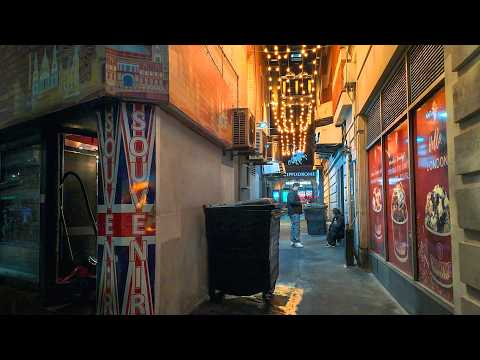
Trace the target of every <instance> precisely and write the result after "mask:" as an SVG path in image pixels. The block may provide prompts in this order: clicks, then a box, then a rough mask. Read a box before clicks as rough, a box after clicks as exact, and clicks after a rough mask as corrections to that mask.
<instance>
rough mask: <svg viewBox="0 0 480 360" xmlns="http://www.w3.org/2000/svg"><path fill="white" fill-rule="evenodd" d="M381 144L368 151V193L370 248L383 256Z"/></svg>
mask: <svg viewBox="0 0 480 360" xmlns="http://www.w3.org/2000/svg"><path fill="white" fill-rule="evenodd" d="M382 159H383V157H382V144H381V143H380V142H379V143H377V144H376V145H374V146H373V147H372V148H370V150H368V192H369V212H368V213H369V218H370V226H369V229H370V231H369V232H370V247H371V249H372V250H373V251H375V252H376V253H377V254H379V255H382V256H385V221H384V185H383V165H382V163H383V161H382Z"/></svg>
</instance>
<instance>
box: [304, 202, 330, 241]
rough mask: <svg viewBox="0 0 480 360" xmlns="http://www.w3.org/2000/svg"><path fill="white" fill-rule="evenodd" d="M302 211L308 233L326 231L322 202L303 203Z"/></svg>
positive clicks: (319, 233)
mask: <svg viewBox="0 0 480 360" xmlns="http://www.w3.org/2000/svg"><path fill="white" fill-rule="evenodd" d="M303 212H304V213H305V220H306V221H307V231H308V234H309V235H325V234H326V233H327V224H326V219H325V206H324V205H323V204H317V203H312V204H308V205H305V207H304V209H303Z"/></svg>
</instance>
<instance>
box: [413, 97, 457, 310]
mask: <svg viewBox="0 0 480 360" xmlns="http://www.w3.org/2000/svg"><path fill="white" fill-rule="evenodd" d="M414 124H415V137H416V143H415V179H416V180H415V190H416V191H415V194H416V209H417V210H416V217H417V246H418V265H419V266H418V267H419V281H420V282H421V283H422V284H424V285H425V286H427V287H428V288H430V289H432V290H433V291H435V292H436V293H437V294H439V295H441V296H442V297H444V298H445V299H446V300H448V301H450V302H452V301H453V290H452V250H451V240H450V207H449V199H448V196H449V194H448V159H447V113H446V110H445V90H444V89H441V90H439V91H438V92H437V93H436V94H435V95H434V96H433V97H432V98H430V99H429V100H428V101H427V102H426V103H424V104H423V105H422V106H421V107H420V108H418V109H417V111H416V114H415V121H414Z"/></svg>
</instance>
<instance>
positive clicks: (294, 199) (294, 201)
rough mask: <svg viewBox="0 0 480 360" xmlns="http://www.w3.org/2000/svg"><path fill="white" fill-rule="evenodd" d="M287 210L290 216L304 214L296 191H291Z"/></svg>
mask: <svg viewBox="0 0 480 360" xmlns="http://www.w3.org/2000/svg"><path fill="white" fill-rule="evenodd" d="M287 209H288V215H292V214H301V213H302V202H301V201H300V197H299V196H298V193H297V192H296V191H293V190H291V191H289V193H288V196H287Z"/></svg>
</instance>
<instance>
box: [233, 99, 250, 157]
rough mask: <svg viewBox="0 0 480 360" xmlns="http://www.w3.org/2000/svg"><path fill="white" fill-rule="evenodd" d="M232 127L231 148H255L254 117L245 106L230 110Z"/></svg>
mask: <svg viewBox="0 0 480 360" xmlns="http://www.w3.org/2000/svg"><path fill="white" fill-rule="evenodd" d="M231 119H232V127H233V141H232V148H234V149H245V150H253V149H255V117H254V116H253V115H252V113H251V112H250V111H249V110H248V109H247V108H241V109H233V110H231Z"/></svg>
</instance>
